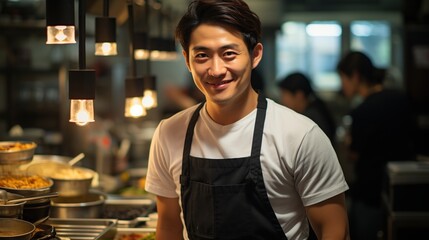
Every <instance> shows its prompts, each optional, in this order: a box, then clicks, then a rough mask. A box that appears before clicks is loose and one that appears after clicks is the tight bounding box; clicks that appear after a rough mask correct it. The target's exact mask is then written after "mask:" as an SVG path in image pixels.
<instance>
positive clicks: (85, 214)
mask: <svg viewBox="0 0 429 240" xmlns="http://www.w3.org/2000/svg"><path fill="white" fill-rule="evenodd" d="M105 200H106V195H105V194H104V193H101V192H96V191H90V192H89V193H88V194H86V195H82V196H75V197H62V196H60V197H57V198H54V199H52V200H51V214H50V217H52V218H101V217H103V212H104V203H105Z"/></svg>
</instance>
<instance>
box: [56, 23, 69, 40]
mask: <svg viewBox="0 0 429 240" xmlns="http://www.w3.org/2000/svg"><path fill="white" fill-rule="evenodd" d="M55 28H56V29H57V30H58V32H57V34H55V39H56V40H57V41H61V42H62V41H64V40H65V39H66V38H67V35H65V34H64V29H66V26H57V27H55Z"/></svg>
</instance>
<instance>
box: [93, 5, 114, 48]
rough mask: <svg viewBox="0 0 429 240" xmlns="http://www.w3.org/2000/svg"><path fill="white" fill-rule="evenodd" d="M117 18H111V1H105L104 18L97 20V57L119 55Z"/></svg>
mask: <svg viewBox="0 0 429 240" xmlns="http://www.w3.org/2000/svg"><path fill="white" fill-rule="evenodd" d="M117 54H118V51H117V44H116V18H113V17H109V0H104V7H103V17H97V18H95V55H98V56H113V55H117Z"/></svg>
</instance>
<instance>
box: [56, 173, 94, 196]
mask: <svg viewBox="0 0 429 240" xmlns="http://www.w3.org/2000/svg"><path fill="white" fill-rule="evenodd" d="M94 175H95V173H94V171H92V170H91V169H88V168H81V167H73V168H64V169H62V170H60V171H58V172H57V173H56V174H54V175H52V176H51V179H52V181H53V186H52V190H53V191H56V192H58V194H59V195H60V196H64V197H74V196H82V195H86V194H88V192H89V189H90V188H91V183H92V179H93V177H94Z"/></svg>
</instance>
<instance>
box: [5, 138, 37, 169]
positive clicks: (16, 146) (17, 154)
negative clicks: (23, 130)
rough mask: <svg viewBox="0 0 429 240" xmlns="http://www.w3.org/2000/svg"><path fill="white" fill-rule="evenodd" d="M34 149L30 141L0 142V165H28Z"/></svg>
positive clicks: (33, 144)
mask: <svg viewBox="0 0 429 240" xmlns="http://www.w3.org/2000/svg"><path fill="white" fill-rule="evenodd" d="M36 147H37V144H36V143H35V142H31V141H0V164H25V163H29V162H31V160H32V159H33V155H34V152H35V150H36Z"/></svg>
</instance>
